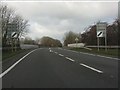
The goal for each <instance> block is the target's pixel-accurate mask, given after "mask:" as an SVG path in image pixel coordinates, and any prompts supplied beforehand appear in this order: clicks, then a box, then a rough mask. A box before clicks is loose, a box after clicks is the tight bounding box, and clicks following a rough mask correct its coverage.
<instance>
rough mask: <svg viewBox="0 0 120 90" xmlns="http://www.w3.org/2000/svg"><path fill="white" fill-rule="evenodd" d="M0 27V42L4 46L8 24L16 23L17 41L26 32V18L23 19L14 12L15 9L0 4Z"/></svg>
mask: <svg viewBox="0 0 120 90" xmlns="http://www.w3.org/2000/svg"><path fill="white" fill-rule="evenodd" d="M0 22H1V23H0V27H1V32H2V42H3V46H6V45H7V44H6V42H7V34H8V26H7V25H8V24H9V23H11V24H12V23H15V24H17V30H16V33H17V37H16V38H17V39H18V43H19V37H21V36H22V35H24V34H25V33H26V32H27V30H28V29H27V26H29V24H28V20H25V19H23V18H22V17H21V16H20V15H17V14H15V11H14V10H13V9H11V8H9V7H8V6H7V5H1V6H0Z"/></svg>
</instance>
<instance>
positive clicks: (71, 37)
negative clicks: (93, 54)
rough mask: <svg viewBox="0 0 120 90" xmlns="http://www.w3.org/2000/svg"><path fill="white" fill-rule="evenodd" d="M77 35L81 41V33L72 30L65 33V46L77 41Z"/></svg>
mask: <svg viewBox="0 0 120 90" xmlns="http://www.w3.org/2000/svg"><path fill="white" fill-rule="evenodd" d="M76 37H77V38H78V39H79V41H78V42H80V36H79V34H77V33H74V32H72V31H69V32H67V33H65V36H64V46H67V45H68V44H72V43H75V38H76Z"/></svg>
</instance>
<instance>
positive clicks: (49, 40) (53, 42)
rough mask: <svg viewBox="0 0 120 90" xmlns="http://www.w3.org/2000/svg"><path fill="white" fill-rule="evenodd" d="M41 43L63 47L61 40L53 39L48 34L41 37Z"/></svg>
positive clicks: (47, 45)
mask: <svg viewBox="0 0 120 90" xmlns="http://www.w3.org/2000/svg"><path fill="white" fill-rule="evenodd" d="M40 43H41V45H42V46H46V47H61V46H62V44H61V42H60V41H59V40H57V39H53V38H51V37H46V36H44V37H42V38H41V40H40Z"/></svg>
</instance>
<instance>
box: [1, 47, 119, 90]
mask: <svg viewBox="0 0 120 90" xmlns="http://www.w3.org/2000/svg"><path fill="white" fill-rule="evenodd" d="M20 60H21V61H20V62H19V63H17V64H16V66H14V65H13V66H11V67H12V68H11V69H9V70H8V69H6V70H5V71H6V73H4V72H5V71H3V73H4V75H3V76H2V77H1V78H2V82H3V83H2V85H3V88H117V87H118V61H119V60H117V59H112V58H105V57H100V56H96V55H89V54H85V53H79V52H74V51H70V50H66V49H62V48H39V49H36V50H34V51H32V52H30V53H29V54H27V55H26V56H24V57H22V58H21V59H20ZM16 62H17V61H16ZM6 63H7V62H6ZM3 67H5V65H4V64H3ZM7 70H8V71H7Z"/></svg>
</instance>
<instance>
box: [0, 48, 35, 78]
mask: <svg viewBox="0 0 120 90" xmlns="http://www.w3.org/2000/svg"><path fill="white" fill-rule="evenodd" d="M35 50H37V49H35ZM35 50H32V51H31V52H29V53H28V54H26V55H25V56H23V57H22V58H21V59H19V60H18V61H17V62H16V63H14V64H13V65H12V66H10V67H9V68H8V69H7V70H6V71H4V72H3V73H1V74H0V78H2V77H3V76H4V75H5V74H7V73H8V72H9V71H10V70H12V69H13V68H14V67H15V66H16V65H17V64H18V63H20V62H21V61H22V60H23V59H24V58H25V57H27V56H28V55H29V54H31V53H32V52H34V51H35Z"/></svg>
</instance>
